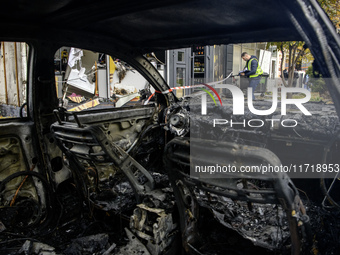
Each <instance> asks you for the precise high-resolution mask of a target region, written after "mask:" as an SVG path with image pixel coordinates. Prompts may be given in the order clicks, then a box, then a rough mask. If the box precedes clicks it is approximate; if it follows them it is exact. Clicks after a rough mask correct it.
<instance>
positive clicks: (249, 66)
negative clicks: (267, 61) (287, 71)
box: [248, 58, 263, 78]
mask: <svg viewBox="0 0 340 255" xmlns="http://www.w3.org/2000/svg"><path fill="white" fill-rule="evenodd" d="M254 59H255V60H256V61H257V59H256V58H251V59H250V60H249V62H248V70H249V71H250V70H251V61H253V60H254ZM261 74H263V71H262V69H261V67H260V65H259V64H258V63H257V69H256V73H255V74H252V75H249V78H254V77H258V76H259V75H261Z"/></svg>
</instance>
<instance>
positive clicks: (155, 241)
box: [0, 100, 340, 255]
mask: <svg viewBox="0 0 340 255" xmlns="http://www.w3.org/2000/svg"><path fill="white" fill-rule="evenodd" d="M209 107H213V106H209ZM256 107H268V104H267V102H257V103H256ZM326 108H327V109H326ZM308 109H309V110H310V111H313V118H308V119H307V118H304V116H303V115H300V114H298V113H294V109H291V113H290V114H293V116H294V119H297V120H298V121H299V125H298V126H297V127H296V128H293V129H289V131H287V129H283V128H280V126H277V125H273V126H271V125H270V122H268V121H265V122H264V123H265V124H264V125H263V126H261V127H258V128H255V129H254V128H252V129H251V128H249V127H240V126H236V127H230V126H227V125H224V126H222V125H220V126H218V127H217V128H216V129H214V131H211V129H210V128H207V129H204V130H207V132H206V133H205V134H204V135H205V137H211V138H214V139H216V138H217V139H218V140H219V141H220V142H219V146H215V147H213V150H215V151H214V153H215V155H216V157H220V158H223V160H224V162H228V161H232V160H234V158H235V157H236V158H237V159H238V161H239V163H240V164H242V163H244V164H246V163H249V162H252V163H254V164H257V163H259V162H260V161H261V162H269V163H271V164H273V165H275V164H279V163H280V162H282V163H298V162H303V161H304V162H320V161H321V162H333V161H334V160H335V159H336V158H337V155H338V153H339V151H338V150H339V149H338V142H339V137H338V134H339V121H338V118H337V116H336V114H334V116H332V115H330V112H335V110H334V109H333V110H332V106H329V105H324V104H308ZM325 111H327V115H326V114H323V112H325ZM195 112H196V110H195V105H194V104H189V102H188V101H186V100H183V101H181V102H178V103H173V104H172V105H171V106H169V107H165V108H162V107H159V106H155V105H153V104H150V105H147V106H138V107H126V108H119V109H118V108H117V109H100V110H87V111H82V112H78V113H70V112H67V111H64V110H63V109H58V110H55V112H54V113H55V118H56V120H57V121H56V122H55V123H53V124H52V125H51V132H52V135H48V136H46V143H48V144H49V150H50V151H49V155H50V157H51V162H50V165H51V170H48V171H47V172H46V173H39V172H37V171H35V165H32V166H30V167H29V168H28V163H27V162H28V161H27V159H25V158H24V156H23V153H22V149H23V147H22V146H21V144H20V141H19V139H17V138H16V137H8V138H1V139H0V164H1V169H2V171H1V172H0V177H1V180H2V181H1V183H0V192H1V197H0V203H1V207H0V221H1V222H0V244H1V254H105V255H107V254H144V255H145V254H150V255H158V254H181V253H182V254H227V253H228V254H250V253H253V254H273V253H275V254H335V252H336V251H338V250H339V249H340V247H339V243H340V242H339V238H340V232H339V231H338V230H339V229H340V217H339V211H338V201H339V196H338V194H339V193H338V188H339V187H338V186H337V182H338V180H337V179H335V184H336V185H334V182H333V180H329V179H322V181H321V184H322V185H321V187H322V189H319V180H309V181H306V182H304V181H299V180H296V181H295V180H294V181H293V180H291V179H290V178H289V177H288V176H287V175H285V174H280V176H273V175H269V176H266V177H261V178H255V177H254V176H249V175H245V174H239V175H237V174H236V175H233V176H232V178H228V179H197V178H192V177H191V176H190V161H191V160H192V158H190V143H195V145H194V146H196V149H200V148H201V147H202V148H203V147H205V146H208V145H210V144H209V143H211V141H210V140H209V139H206V140H202V137H198V136H197V135H196V133H195V131H197V129H199V128H201V127H202V125H203V126H204V125H210V124H211V119H212V118H218V119H229V120H230V119H234V120H235V121H238V122H241V121H243V120H240V119H237V117H236V116H233V115H232V110H231V106H230V105H229V106H228V105H226V106H225V108H223V109H222V110H220V111H217V110H216V109H215V110H214V111H211V112H213V113H212V114H210V115H206V116H204V117H202V116H201V115H198V114H196V113H195ZM290 116H291V115H290ZM244 118H245V120H246V121H247V119H257V120H259V119H261V118H262V117H260V116H254V115H253V114H251V113H250V112H249V111H248V112H246V113H245V117H244ZM266 118H267V119H268V118H278V119H280V120H282V119H283V118H289V116H285V117H283V116H280V115H279V114H278V113H273V114H272V115H271V116H269V117H268V116H266ZM201 129H202V128H201ZM209 130H210V131H209ZM189 136H190V137H191V138H190V139H189ZM273 155H274V156H273ZM200 157H201V158H200V159H199V160H201V161H205V162H209V161H212V160H213V159H211V158H205V156H204V155H200ZM36 164H38V161H37V162H36ZM27 168H28V169H30V171H21V169H27ZM330 188H331V189H330ZM321 191H323V192H324V193H325V195H322V192H321Z"/></svg>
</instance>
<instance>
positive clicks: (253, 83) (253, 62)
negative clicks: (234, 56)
mask: <svg viewBox="0 0 340 255" xmlns="http://www.w3.org/2000/svg"><path fill="white" fill-rule="evenodd" d="M241 57H242V59H243V60H244V61H247V63H246V67H245V68H244V70H243V71H242V72H240V75H244V76H246V77H248V78H249V87H252V88H253V93H252V98H253V100H255V95H254V92H255V89H256V87H257V85H259V83H260V81H261V75H262V74H263V71H262V69H261V67H260V65H259V60H258V59H257V57H256V56H254V55H249V54H248V53H247V52H243V53H242V54H241Z"/></svg>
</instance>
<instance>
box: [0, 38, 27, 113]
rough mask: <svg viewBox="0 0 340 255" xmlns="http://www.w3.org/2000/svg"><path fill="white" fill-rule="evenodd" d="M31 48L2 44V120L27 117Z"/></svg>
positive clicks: (0, 108)
mask: <svg viewBox="0 0 340 255" xmlns="http://www.w3.org/2000/svg"><path fill="white" fill-rule="evenodd" d="M28 56H29V46H28V44H26V43H24V42H1V44H0V119H9V118H18V117H26V116H27V110H26V107H25V104H26V102H27V70H28Z"/></svg>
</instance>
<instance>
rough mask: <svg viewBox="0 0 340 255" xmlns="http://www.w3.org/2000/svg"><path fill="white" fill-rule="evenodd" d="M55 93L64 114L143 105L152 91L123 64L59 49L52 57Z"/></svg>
mask: <svg viewBox="0 0 340 255" xmlns="http://www.w3.org/2000/svg"><path fill="white" fill-rule="evenodd" d="M54 63H55V80H56V91H57V95H58V98H59V102H60V106H62V107H64V108H66V109H67V110H68V111H82V110H87V109H99V108H107V107H115V108H117V107H123V106H133V105H143V104H144V103H145V102H146V101H147V99H148V98H149V97H150V95H151V94H152V93H154V89H153V88H152V87H151V86H150V84H149V83H148V81H147V80H146V79H145V78H144V77H143V76H142V75H141V74H140V73H139V72H138V71H137V70H135V69H134V68H133V67H131V66H130V65H128V64H127V63H126V62H125V61H124V60H122V59H118V58H115V57H112V56H109V55H106V54H104V53H98V52H94V51H90V50H84V49H78V48H72V47H62V48H60V49H59V50H58V51H57V52H56V53H55V58H54Z"/></svg>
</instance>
